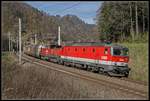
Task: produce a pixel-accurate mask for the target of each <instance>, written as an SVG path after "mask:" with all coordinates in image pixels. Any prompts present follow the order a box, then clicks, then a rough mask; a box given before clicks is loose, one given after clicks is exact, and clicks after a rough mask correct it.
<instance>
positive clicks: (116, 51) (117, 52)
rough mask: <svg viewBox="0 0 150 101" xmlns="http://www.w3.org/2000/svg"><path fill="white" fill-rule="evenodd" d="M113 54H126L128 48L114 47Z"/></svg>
mask: <svg viewBox="0 0 150 101" xmlns="http://www.w3.org/2000/svg"><path fill="white" fill-rule="evenodd" d="M113 55H120V56H128V49H127V48H123V49H119V48H114V49H113Z"/></svg>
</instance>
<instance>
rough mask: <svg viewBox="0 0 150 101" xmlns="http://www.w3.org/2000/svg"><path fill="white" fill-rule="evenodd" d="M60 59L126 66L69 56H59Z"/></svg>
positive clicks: (119, 63)
mask: <svg viewBox="0 0 150 101" xmlns="http://www.w3.org/2000/svg"><path fill="white" fill-rule="evenodd" d="M61 58H64V59H72V60H78V61H82V62H91V63H97V64H104V65H117V66H126V65H127V63H124V62H112V61H105V60H94V59H87V58H79V57H70V56H61Z"/></svg>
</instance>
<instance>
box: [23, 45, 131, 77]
mask: <svg viewBox="0 0 150 101" xmlns="http://www.w3.org/2000/svg"><path fill="white" fill-rule="evenodd" d="M128 52H129V50H128V48H127V47H124V46H121V45H116V44H106V43H72V44H68V45H64V46H59V47H58V46H56V47H45V46H42V45H30V46H27V47H26V49H25V54H28V55H30V56H33V57H36V58H40V59H45V60H47V61H50V62H55V63H58V64H62V65H68V66H76V67H78V68H82V69H85V70H90V71H94V72H98V73H104V74H108V75H110V76H119V77H122V76H123V77H128V75H129V71H130V68H129V67H128V61H129V56H128Z"/></svg>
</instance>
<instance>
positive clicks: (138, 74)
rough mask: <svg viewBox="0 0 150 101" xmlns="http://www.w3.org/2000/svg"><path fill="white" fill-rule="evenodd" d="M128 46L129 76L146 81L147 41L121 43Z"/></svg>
mask: <svg viewBox="0 0 150 101" xmlns="http://www.w3.org/2000/svg"><path fill="white" fill-rule="evenodd" d="M122 45H124V46H126V47H128V48H129V57H130V60H129V67H130V68H131V72H130V74H129V78H132V79H134V80H139V81H146V82H148V43H122Z"/></svg>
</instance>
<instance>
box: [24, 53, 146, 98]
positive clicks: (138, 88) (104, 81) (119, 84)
mask: <svg viewBox="0 0 150 101" xmlns="http://www.w3.org/2000/svg"><path fill="white" fill-rule="evenodd" d="M22 59H23V60H25V61H28V62H32V63H34V64H36V65H40V66H42V67H44V68H47V69H52V70H55V71H58V72H62V73H65V74H68V75H71V76H74V77H77V78H81V79H84V80H88V81H91V82H94V83H97V84H100V85H104V86H109V87H111V88H115V89H118V90H121V91H123V92H127V93H130V94H134V95H137V96H140V97H142V98H146V99H147V98H148V85H146V84H142V83H138V82H132V80H131V81H130V80H127V81H126V80H124V81H123V80H122V79H116V78H110V77H106V76H103V77H105V78H102V77H100V76H99V77H98V76H91V75H87V74H84V73H80V72H76V71H71V70H68V69H63V68H60V66H61V67H62V65H58V64H54V63H50V62H47V61H43V60H40V59H36V58H34V57H30V56H27V55H23V57H22ZM84 72H85V71H84ZM88 74H89V73H88ZM94 75H97V74H94ZM117 80H118V81H117ZM114 81H115V82H114ZM131 85H132V86H131Z"/></svg>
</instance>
